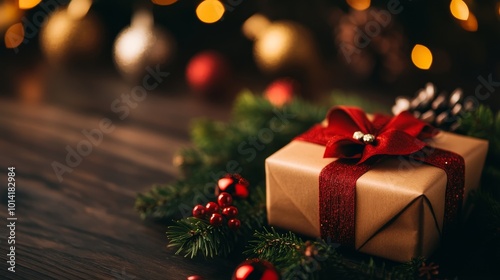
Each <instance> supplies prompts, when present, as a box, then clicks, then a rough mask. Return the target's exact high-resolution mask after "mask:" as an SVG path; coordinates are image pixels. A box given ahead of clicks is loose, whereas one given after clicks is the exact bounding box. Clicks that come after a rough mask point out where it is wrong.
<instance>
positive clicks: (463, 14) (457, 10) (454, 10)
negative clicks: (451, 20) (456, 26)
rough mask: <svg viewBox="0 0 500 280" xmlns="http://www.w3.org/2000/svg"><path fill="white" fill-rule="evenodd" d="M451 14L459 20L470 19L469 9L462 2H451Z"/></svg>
mask: <svg viewBox="0 0 500 280" xmlns="http://www.w3.org/2000/svg"><path fill="white" fill-rule="evenodd" d="M450 12H451V14H452V15H453V16H454V17H455V18H456V19H459V20H467V18H469V7H467V4H465V2H464V1H462V0H451V2H450Z"/></svg>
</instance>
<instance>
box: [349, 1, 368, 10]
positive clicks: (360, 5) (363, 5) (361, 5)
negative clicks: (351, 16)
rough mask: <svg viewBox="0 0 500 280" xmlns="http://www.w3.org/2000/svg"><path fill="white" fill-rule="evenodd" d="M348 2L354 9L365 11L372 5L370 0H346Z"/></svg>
mask: <svg viewBox="0 0 500 280" xmlns="http://www.w3.org/2000/svg"><path fill="white" fill-rule="evenodd" d="M346 2H347V4H348V5H349V6H351V8H353V9H354V10H358V11H363V10H366V9H368V8H369V7H370V2H371V1H370V0H346Z"/></svg>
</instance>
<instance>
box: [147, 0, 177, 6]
mask: <svg viewBox="0 0 500 280" xmlns="http://www.w3.org/2000/svg"><path fill="white" fill-rule="evenodd" d="M151 1H152V2H153V3H154V4H156V5H160V6H168V5H172V4H174V3H175V2H177V0H151Z"/></svg>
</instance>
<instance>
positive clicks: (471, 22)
mask: <svg viewBox="0 0 500 280" xmlns="http://www.w3.org/2000/svg"><path fill="white" fill-rule="evenodd" d="M460 26H462V28H463V29H465V30H467V31H470V32H475V31H477V28H478V24H477V19H476V16H475V15H474V14H473V13H469V18H467V20H463V21H460Z"/></svg>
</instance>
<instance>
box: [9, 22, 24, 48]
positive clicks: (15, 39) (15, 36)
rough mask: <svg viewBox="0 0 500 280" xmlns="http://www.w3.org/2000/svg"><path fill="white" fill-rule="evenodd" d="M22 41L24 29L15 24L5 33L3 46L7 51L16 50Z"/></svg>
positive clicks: (20, 24) (19, 24) (20, 25)
mask: <svg viewBox="0 0 500 280" xmlns="http://www.w3.org/2000/svg"><path fill="white" fill-rule="evenodd" d="M23 41H24V28H23V24H22V23H20V22H19V23H16V24H14V25H12V26H11V27H9V29H7V32H5V46H6V47H7V48H9V49H14V48H17V47H18V46H19V45H21V43H22V42H23Z"/></svg>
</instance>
